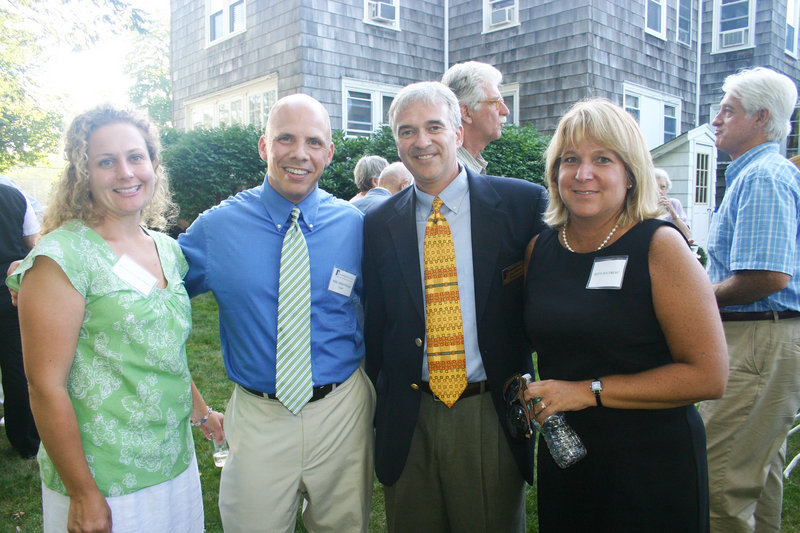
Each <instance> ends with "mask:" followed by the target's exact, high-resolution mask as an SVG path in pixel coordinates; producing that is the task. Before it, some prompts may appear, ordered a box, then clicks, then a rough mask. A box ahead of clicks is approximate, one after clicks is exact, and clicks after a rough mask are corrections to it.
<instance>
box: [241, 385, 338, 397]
mask: <svg viewBox="0 0 800 533" xmlns="http://www.w3.org/2000/svg"><path fill="white" fill-rule="evenodd" d="M339 385H341V383H330V384H328V385H321V386H319V387H314V393H313V394H312V396H311V399H310V400H308V401H309V402H316V401H317V400H321V399H323V398H324V397H325V396H327V395H328V393H330V392H333V390H334V389H335V388H336V387H338V386H339ZM239 386H240V387H241V388H243V389H244V390H246V391H247V392H249V393H250V394H254V395H256V396H261V397H262V398H264V397H267V398H269V399H270V400H277V399H278V397H277V395H275V394H270V393H267V392H261V391H258V390H255V389H248V388H247V387H245V386H244V385H239Z"/></svg>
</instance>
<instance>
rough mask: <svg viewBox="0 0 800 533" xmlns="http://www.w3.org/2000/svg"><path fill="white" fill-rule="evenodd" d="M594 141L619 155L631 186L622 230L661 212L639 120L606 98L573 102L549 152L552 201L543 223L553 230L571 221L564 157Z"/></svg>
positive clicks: (546, 155)
mask: <svg viewBox="0 0 800 533" xmlns="http://www.w3.org/2000/svg"><path fill="white" fill-rule="evenodd" d="M584 139H591V140H592V141H594V142H596V143H597V144H599V145H600V146H602V147H603V148H606V149H607V150H611V151H612V152H614V153H615V154H617V155H618V156H619V158H620V159H621V160H622V163H623V164H624V165H625V174H626V176H627V178H628V184H630V185H631V188H630V189H628V193H627V195H626V196H625V206H624V209H623V210H622V214H621V215H620V217H619V220H618V222H619V224H620V226H623V227H624V226H628V225H631V224H635V223H638V222H641V221H642V220H645V219H648V218H656V217H658V215H659V214H660V212H661V211H660V209H659V207H658V184H657V183H656V178H655V174H654V168H653V159H652V157H651V156H650V150H648V149H647V144H646V143H645V140H644V137H643V136H642V132H641V130H640V129H639V125H638V124H637V123H636V120H634V118H633V117H632V116H631V115H630V113H628V112H627V111H625V110H624V109H622V108H620V107H619V106H616V105H614V104H612V103H611V102H609V101H608V100H606V99H603V98H590V99H586V100H581V101H580V102H577V103H576V104H574V105H573V106H572V107H571V108H570V110H569V111H567V113H566V114H565V115H564V116H563V117H562V118H561V120H560V121H559V123H558V126H557V127H556V131H555V133H554V134H553V138H552V139H551V140H550V144H549V145H548V146H547V151H546V152H545V168H546V172H547V187H548V189H549V191H550V203H549V205H548V207H547V211H545V214H544V221H545V223H547V224H548V225H549V226H551V227H553V228H559V227H561V226H563V225H564V224H566V223H567V220H568V219H569V210H568V209H567V206H566V204H564V201H563V200H562V199H561V195H560V194H559V193H558V171H559V167H560V166H561V154H563V153H564V151H565V150H566V149H568V148H570V147H574V146H578V145H579V144H580V143H581V142H582V141H583V140H584Z"/></svg>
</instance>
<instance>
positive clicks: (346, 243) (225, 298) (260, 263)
mask: <svg viewBox="0 0 800 533" xmlns="http://www.w3.org/2000/svg"><path fill="white" fill-rule="evenodd" d="M297 205H298V207H299V208H300V219H299V224H300V228H301V229H302V231H303V235H304V236H305V239H306V243H307V245H308V254H309V260H310V263H311V373H312V379H313V381H314V385H315V386H320V385H327V384H329V383H339V382H342V381H345V380H346V379H347V378H348V377H349V376H350V375H351V374H352V373H353V372H354V371H355V370H356V368H357V367H358V365H359V364H360V363H361V360H362V358H363V357H364V342H363V328H362V323H361V320H360V319H361V318H362V317H363V314H362V313H363V312H362V310H361V296H362V290H363V285H362V283H363V281H362V277H361V258H362V254H363V238H364V224H363V218H364V216H363V215H362V214H361V212H360V211H359V210H358V209H356V208H355V207H353V206H352V205H351V204H350V203H348V202H345V201H344V200H339V199H337V198H335V197H333V196H332V195H330V194H328V193H327V192H325V191H323V190H322V189H319V188H316V189H314V190H313V191H312V192H311V194H309V195H308V197H306V198H305V199H304V200H303V201H302V202H300V203H299V204H297ZM293 206H294V204H292V203H291V202H289V201H288V200H286V199H285V198H283V197H282V196H281V195H279V194H278V193H277V192H276V191H275V190H274V189H273V188H272V187H271V186H270V185H269V183H268V182H267V180H266V179H265V180H264V183H263V184H262V185H261V186H259V187H255V188H253V189H249V190H246V191H243V192H241V193H239V194H237V195H236V196H233V197H231V198H228V199H227V200H225V201H223V202H222V203H221V204H219V205H218V206H216V207H213V208H211V209H209V210H208V211H206V212H204V213H203V214H201V215H200V216H199V217H198V218H197V220H195V221H194V223H193V224H192V225H191V226H190V227H189V229H188V230H187V231H186V233H184V234H182V235H180V236H179V237H178V243H179V244H180V245H181V248H183V252H184V254H185V255H186V259H187V261H188V263H189V273H188V274H187V276H186V278H185V284H186V289H187V291H188V292H189V296H192V297H193V296H196V295H197V294H200V293H203V292H206V291H212V292H213V293H214V296H215V297H216V299H217V303H218V304H219V334H220V342H221V344H222V358H223V361H224V362H225V369H226V371H227V373H228V378H229V379H231V381H234V382H236V383H238V384H240V385H243V386H245V387H248V388H250V389H255V390H258V391H261V392H265V393H274V392H275V352H276V342H277V320H278V272H279V268H280V258H281V245H282V244H283V237H284V235H285V233H286V231H287V229H288V228H289V224H288V222H289V220H290V214H291V210H292V207H293ZM353 277H354V278H353ZM350 279H353V282H352V286H351V288H350V290H349V291H348V290H347V288H348V284H349V280H350ZM343 293H347V294H343ZM190 357H191V354H190Z"/></svg>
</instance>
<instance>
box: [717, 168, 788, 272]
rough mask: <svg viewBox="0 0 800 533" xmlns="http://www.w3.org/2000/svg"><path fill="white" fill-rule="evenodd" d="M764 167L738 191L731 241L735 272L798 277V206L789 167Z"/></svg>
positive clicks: (731, 266) (732, 266)
mask: <svg viewBox="0 0 800 533" xmlns="http://www.w3.org/2000/svg"><path fill="white" fill-rule="evenodd" d="M771 170H772V171H773V172H777V173H778V174H785V175H782V176H776V175H775V174H773V175H771V176H770V175H767V169H766V168H764V167H762V168H761V169H760V172H759V174H758V175H757V176H752V177H750V178H749V179H748V180H747V183H746V184H743V185H744V186H743V187H742V188H741V189H740V190H739V191H737V193H738V195H739V198H738V202H737V204H738V209H737V210H736V214H735V216H736V223H735V226H734V231H733V235H732V239H731V254H730V263H729V264H730V269H731V270H734V271H736V270H770V271H773V272H783V273H785V274H789V275H794V271H795V267H796V265H795V264H794V261H795V257H796V250H795V246H796V240H797V235H796V233H797V227H798V225H797V224H798V220H797V205H796V202H795V198H796V196H795V194H794V193H793V191H792V189H791V187H790V186H789V183H790V180H793V179H794V177H793V176H792V175H791V174H790V173H788V172H786V168H785V167H783V168H781V167H778V168H774V167H773V168H772V169H771Z"/></svg>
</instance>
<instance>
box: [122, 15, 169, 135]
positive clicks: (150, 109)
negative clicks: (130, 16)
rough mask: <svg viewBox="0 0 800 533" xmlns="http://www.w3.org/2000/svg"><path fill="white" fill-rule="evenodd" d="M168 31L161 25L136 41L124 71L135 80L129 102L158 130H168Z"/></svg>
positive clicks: (129, 93) (130, 91)
mask: <svg viewBox="0 0 800 533" xmlns="http://www.w3.org/2000/svg"><path fill="white" fill-rule="evenodd" d="M168 50H169V31H168V29H167V28H166V27H163V26H161V25H159V26H154V28H153V29H152V30H151V31H150V32H148V33H147V34H145V35H139V37H138V39H136V47H135V51H134V52H132V53H131V54H129V55H128V57H127V58H126V65H125V71H126V72H127V73H128V74H129V75H130V76H131V78H133V79H134V80H135V82H134V84H133V86H132V87H131V88H130V90H129V92H128V97H129V98H130V100H131V102H132V103H133V104H135V105H136V106H137V107H139V108H140V109H144V110H146V111H147V113H148V114H149V115H150V118H151V119H152V120H153V122H154V123H155V124H156V125H157V126H158V127H159V128H160V129H164V128H168V127H172V78H171V77H170V63H169V61H170V56H169V53H168V52H167V51H168Z"/></svg>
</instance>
